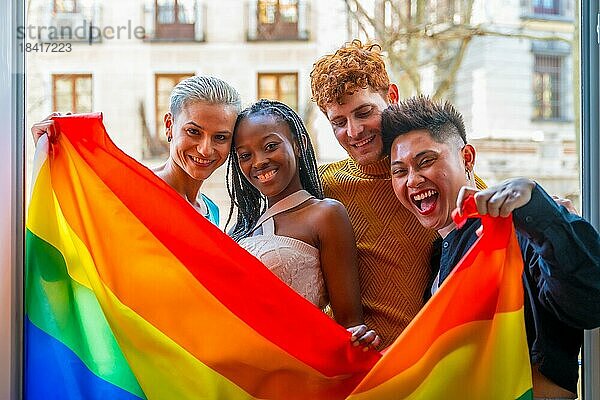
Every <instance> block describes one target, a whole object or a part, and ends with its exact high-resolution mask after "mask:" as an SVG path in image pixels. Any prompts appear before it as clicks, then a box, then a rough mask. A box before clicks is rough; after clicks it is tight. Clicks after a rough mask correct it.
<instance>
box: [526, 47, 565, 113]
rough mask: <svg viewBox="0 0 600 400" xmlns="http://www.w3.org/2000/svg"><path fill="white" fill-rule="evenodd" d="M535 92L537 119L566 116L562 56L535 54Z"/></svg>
mask: <svg viewBox="0 0 600 400" xmlns="http://www.w3.org/2000/svg"><path fill="white" fill-rule="evenodd" d="M534 57H535V61H534V67H533V68H534V69H533V92H534V96H535V104H534V111H533V117H534V118H535V119H559V118H564V115H563V110H562V99H563V96H562V85H563V82H562V79H563V77H562V75H563V71H562V65H563V57H562V56H553V55H539V54H535V55H534Z"/></svg>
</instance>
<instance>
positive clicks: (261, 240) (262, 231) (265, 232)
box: [239, 190, 329, 309]
mask: <svg viewBox="0 0 600 400" xmlns="http://www.w3.org/2000/svg"><path fill="white" fill-rule="evenodd" d="M312 197H313V196H311V195H310V194H309V193H308V192H306V191H305V190H300V191H298V192H296V193H293V194H291V195H290V196H288V197H286V198H284V199H283V200H281V201H279V202H277V203H275V204H274V205H273V206H272V207H271V208H269V209H268V210H267V212H266V213H265V214H263V216H262V217H261V218H260V219H259V221H258V223H257V224H256V227H255V228H254V230H253V234H252V236H249V237H247V238H244V239H242V240H240V241H239V245H240V246H242V247H243V248H244V249H246V250H247V251H248V252H249V253H250V254H252V255H254V256H255V257H256V258H258V259H259V260H260V261H261V262H262V263H263V264H264V265H265V266H266V267H267V268H269V270H270V271H271V272H273V273H274V274H275V275H277V276H278V277H279V279H281V280H282V281H284V282H285V283H287V284H288V286H290V287H291V288H292V289H294V290H295V291H296V292H297V293H298V294H300V295H301V296H303V297H304V298H306V299H307V300H308V301H310V302H311V303H313V304H314V305H316V306H317V307H319V308H321V309H323V308H324V307H325V306H326V305H327V304H328V302H329V300H328V299H327V289H326V287H325V281H324V280H323V273H322V271H321V262H320V257H319V249H317V248H316V247H313V246H311V245H309V244H308V243H305V242H303V241H301V240H298V239H294V238H291V237H288V236H280V235H276V234H275V223H274V221H273V217H274V216H275V215H277V214H279V213H282V212H285V211H287V210H289V209H292V208H294V207H297V206H298V205H300V204H302V203H304V202H305V201H307V200H308V199H310V198H312Z"/></svg>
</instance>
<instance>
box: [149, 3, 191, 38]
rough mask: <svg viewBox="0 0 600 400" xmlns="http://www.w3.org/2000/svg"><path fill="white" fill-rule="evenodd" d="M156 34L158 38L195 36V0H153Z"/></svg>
mask: <svg viewBox="0 0 600 400" xmlns="http://www.w3.org/2000/svg"><path fill="white" fill-rule="evenodd" d="M155 10H156V36H157V38H159V39H189V40H193V39H194V37H195V24H194V22H195V19H196V15H195V10H196V2H195V0H155Z"/></svg>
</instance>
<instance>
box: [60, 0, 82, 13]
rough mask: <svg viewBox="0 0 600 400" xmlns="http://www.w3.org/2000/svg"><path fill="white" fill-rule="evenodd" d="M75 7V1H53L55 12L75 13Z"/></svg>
mask: <svg viewBox="0 0 600 400" xmlns="http://www.w3.org/2000/svg"><path fill="white" fill-rule="evenodd" d="M76 7H77V3H76V2H75V0H54V10H55V11H56V12H63V13H72V12H75V11H76Z"/></svg>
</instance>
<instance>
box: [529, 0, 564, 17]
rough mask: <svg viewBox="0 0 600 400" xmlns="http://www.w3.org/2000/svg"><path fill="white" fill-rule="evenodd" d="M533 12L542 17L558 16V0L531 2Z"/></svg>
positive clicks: (535, 0) (534, 0)
mask: <svg viewBox="0 0 600 400" xmlns="http://www.w3.org/2000/svg"><path fill="white" fill-rule="evenodd" d="M533 12H534V13H535V14H544V15H560V0H533Z"/></svg>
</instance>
